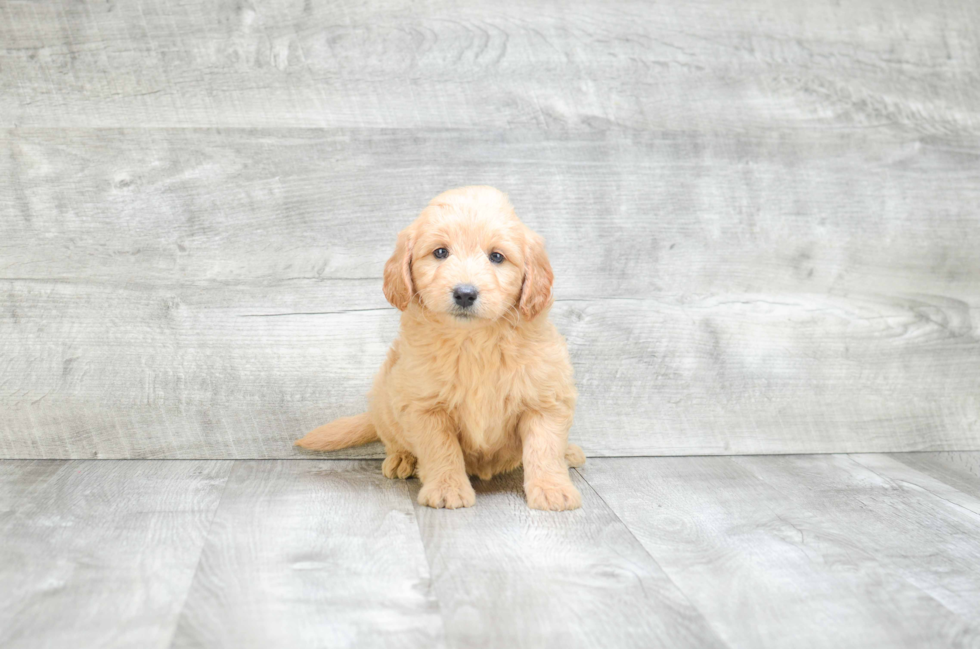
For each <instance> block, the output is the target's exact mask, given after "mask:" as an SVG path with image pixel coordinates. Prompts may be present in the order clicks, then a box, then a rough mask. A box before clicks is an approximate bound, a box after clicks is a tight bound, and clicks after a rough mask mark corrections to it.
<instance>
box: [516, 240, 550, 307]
mask: <svg viewBox="0 0 980 649" xmlns="http://www.w3.org/2000/svg"><path fill="white" fill-rule="evenodd" d="M554 281H555V275H554V273H552V272H551V262H549V261H548V255H547V253H545V251H544V239H542V238H541V237H540V236H538V235H537V234H535V233H534V232H531V231H530V230H528V231H527V233H526V237H525V239H524V284H523V285H522V286H521V300H520V302H519V303H518V305H517V306H518V308H519V309H520V312H521V315H522V316H524V317H525V318H527V319H528V320H533V319H534V316H536V315H538V314H539V313H540V312H541V311H542V310H543V309H546V308H548V307H549V306H551V302H552V299H551V285H552V284H553V283H554Z"/></svg>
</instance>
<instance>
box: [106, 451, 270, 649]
mask: <svg viewBox="0 0 980 649" xmlns="http://www.w3.org/2000/svg"><path fill="white" fill-rule="evenodd" d="M90 461H91V460H90ZM95 461H96V462H98V461H99V460H95ZM144 461H145V460H144ZM163 461H164V462H165V461H166V460H163ZM203 461H206V462H213V461H214V460H203ZM219 461H220V460H219ZM268 461H270V462H275V461H276V460H268ZM230 462H231V463H232V465H231V469H229V470H228V474H227V475H226V476H225V482H224V484H223V485H221V494H220V495H219V496H218V503H217V504H216V505H215V507H214V511H213V512H212V513H211V520H210V521H208V529H207V531H206V532H205V533H204V536H203V537H202V538H203V540H202V541H201V547H200V548H199V549H198V553H197V561H196V562H195V563H194V570H193V571H192V572H191V578H190V579H189V580H188V582H187V592H185V593H184V601H183V602H181V604H180V611H179V612H178V613H177V616H176V617H175V618H174V628H173V630H172V631H171V633H170V641H169V642H168V643H167V645H166V646H167V647H173V646H174V642H176V640H177V629H178V628H179V627H180V621H181V619H183V617H184V609H185V608H186V607H187V600H188V598H189V597H190V594H191V590H192V589H193V588H194V582H195V580H196V579H197V573H198V571H199V570H200V569H201V560H202V559H203V558H204V549H205V548H206V547H207V545H208V540H210V538H211V529H212V528H213V527H214V521H215V519H216V518H217V517H218V512H219V511H220V510H221V505H222V503H224V500H225V492H226V491H228V484H229V483H230V482H231V478H232V476H233V475H234V474H235V471H236V470H237V469H238V467H239V465H240V464H241V462H242V460H230Z"/></svg>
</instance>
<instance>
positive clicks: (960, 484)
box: [889, 451, 980, 500]
mask: <svg viewBox="0 0 980 649" xmlns="http://www.w3.org/2000/svg"><path fill="white" fill-rule="evenodd" d="M889 457H891V458H892V459H893V460H898V461H899V462H901V463H902V464H907V465H908V466H910V467H912V468H913V469H915V470H916V471H918V472H920V473H923V474H926V475H928V476H931V477H932V478H935V479H936V480H940V481H942V482H944V483H946V484H948V485H949V486H950V487H952V488H954V489H956V490H957V491H960V492H962V493H964V494H966V495H967V496H970V497H972V498H974V499H976V500H980V453H970V452H958V451H951V452H944V453H894V454H890V455H889Z"/></svg>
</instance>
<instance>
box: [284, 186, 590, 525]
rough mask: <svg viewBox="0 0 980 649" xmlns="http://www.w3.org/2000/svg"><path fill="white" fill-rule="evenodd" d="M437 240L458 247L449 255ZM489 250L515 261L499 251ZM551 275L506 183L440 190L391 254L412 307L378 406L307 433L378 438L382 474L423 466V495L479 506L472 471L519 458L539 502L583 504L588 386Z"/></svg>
mask: <svg viewBox="0 0 980 649" xmlns="http://www.w3.org/2000/svg"><path fill="white" fill-rule="evenodd" d="M437 248H446V249H447V250H449V251H450V255H449V257H448V258H446V259H437V258H436V257H435V256H434V255H433V251H434V250H436V249H437ZM491 252H500V253H501V254H503V256H504V261H503V262H502V263H499V264H494V263H491V261H490V259H489V255H490V253H491ZM553 278H554V276H553V274H552V271H551V264H550V263H549V261H548V256H547V254H546V253H545V249H544V242H543V241H542V239H541V237H539V236H538V235H537V234H535V233H534V232H532V231H531V230H530V229H528V228H527V227H526V226H525V225H524V224H522V223H521V222H520V221H519V220H518V218H517V216H516V215H515V214H514V209H513V207H511V205H510V202H509V201H508V200H507V197H506V196H505V195H504V194H502V193H501V192H499V191H498V190H496V189H493V188H492V187H463V188H460V189H454V190H450V191H447V192H444V193H442V194H440V195H439V196H437V197H436V198H434V199H433V200H432V202H431V203H430V204H429V205H428V207H426V208H425V209H424V210H423V211H422V213H421V215H419V217H418V219H416V220H415V222H414V223H412V224H411V225H410V226H408V227H407V228H406V229H405V230H403V231H402V232H401V233H400V234H399V235H398V240H397V243H396V245H395V252H394V254H393V255H392V256H391V258H390V259H389V260H388V262H387V263H386V264H385V269H384V294H385V297H386V298H387V299H388V301H389V302H391V304H392V305H393V306H395V307H397V308H398V309H400V310H401V311H402V312H403V313H402V318H401V332H400V336H399V338H398V339H397V340H396V341H395V342H394V343H393V344H392V346H391V349H390V350H389V352H388V357H387V359H386V360H385V363H384V365H383V366H382V367H381V371H380V372H379V373H378V375H377V377H376V379H375V381H374V387H373V389H372V391H371V394H370V409H369V412H367V413H364V414H361V415H357V416H354V417H345V418H343V419H338V420H336V421H334V422H331V423H329V424H327V425H325V426H321V427H320V428H317V429H316V430H314V431H312V432H310V433H309V434H308V435H307V436H306V437H304V438H303V439H301V440H299V441H298V442H297V444H298V445H299V446H302V447H305V448H308V449H312V450H336V449H339V448H345V447H347V446H354V445H357V444H365V443H367V442H370V441H373V440H374V439H380V440H381V441H382V442H383V443H384V445H385V449H386V452H387V458H386V459H385V461H384V464H383V465H382V471H383V472H384V474H385V475H386V476H388V477H389V478H407V477H409V476H411V475H412V474H413V473H414V474H417V475H418V477H419V478H420V479H421V481H422V489H421V490H420V492H419V502H420V503H421V504H423V505H429V506H431V507H447V508H456V507H468V506H470V505H472V504H474V502H475V499H476V495H475V493H474V491H473V488H472V486H471V485H470V481H469V478H468V477H467V474H470V475H475V476H478V477H479V478H481V479H484V480H486V479H489V478H490V477H492V476H493V475H495V474H497V473H501V472H505V471H511V470H513V469H515V468H516V467H518V466H520V465H521V464H523V465H524V490H525V494H526V496H527V500H528V504H529V505H530V506H531V507H533V508H536V509H551V510H562V509H574V508H577V507H579V506H580V503H581V497H580V496H579V493H578V491H577V490H576V488H575V486H574V485H572V482H571V480H570V478H569V473H568V467H569V466H580V465H581V464H583V463H584V462H585V456H584V455H583V453H582V450H581V449H580V448H578V447H577V446H575V445H572V444H568V430H569V428H570V426H571V424H572V415H573V412H574V408H575V398H576V392H575V385H574V381H573V376H572V366H571V363H570V361H569V358H568V351H567V349H566V346H565V341H564V339H563V338H562V337H561V335H559V333H558V331H557V330H556V329H555V327H554V325H553V324H552V323H551V322H550V321H549V320H548V317H547V315H548V311H549V309H550V308H551V304H552V295H551V286H552V282H553ZM461 283H465V284H472V285H473V286H476V287H477V288H478V289H479V298H478V299H477V302H476V303H475V304H474V305H473V307H471V308H470V309H468V310H466V311H465V313H464V312H461V310H460V309H459V308H458V307H457V306H456V305H455V303H454V301H453V297H452V292H453V288H454V287H455V286H457V285H458V284H461Z"/></svg>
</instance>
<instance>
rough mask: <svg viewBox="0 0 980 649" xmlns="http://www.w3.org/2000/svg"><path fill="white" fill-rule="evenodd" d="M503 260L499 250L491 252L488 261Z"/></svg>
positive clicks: (497, 261) (497, 262)
mask: <svg viewBox="0 0 980 649" xmlns="http://www.w3.org/2000/svg"><path fill="white" fill-rule="evenodd" d="M503 260H504V256H503V255H502V254H500V253H499V252H491V253H490V261H492V262H493V263H495V264H499V263H500V262H502V261H503Z"/></svg>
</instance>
